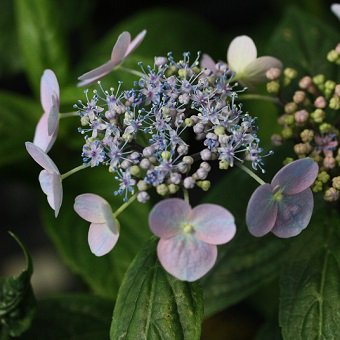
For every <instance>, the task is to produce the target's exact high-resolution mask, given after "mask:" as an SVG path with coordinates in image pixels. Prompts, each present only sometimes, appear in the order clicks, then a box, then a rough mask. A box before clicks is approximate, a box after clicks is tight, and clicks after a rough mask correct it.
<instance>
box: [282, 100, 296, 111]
mask: <svg viewBox="0 0 340 340" xmlns="http://www.w3.org/2000/svg"><path fill="white" fill-rule="evenodd" d="M297 108H298V107H297V105H296V104H295V103H294V102H290V103H287V104H286V105H285V112H286V113H293V112H295V111H296V110H297Z"/></svg>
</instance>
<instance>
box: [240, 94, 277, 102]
mask: <svg viewBox="0 0 340 340" xmlns="http://www.w3.org/2000/svg"><path fill="white" fill-rule="evenodd" d="M239 99H241V100H242V99H243V100H252V99H255V100H264V101H267V102H271V103H274V104H280V100H279V99H278V98H275V97H270V96H265V95H262V94H254V93H249V94H241V95H239Z"/></svg>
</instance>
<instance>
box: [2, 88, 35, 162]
mask: <svg viewBox="0 0 340 340" xmlns="http://www.w3.org/2000/svg"><path fill="white" fill-rule="evenodd" d="M0 107H1V113H0V135H1V137H2V138H1V144H0V167H1V166H4V165H8V164H11V163H14V162H17V161H19V160H22V159H24V158H26V157H27V152H26V150H25V146H24V143H25V141H28V140H32V139H33V134H34V129H35V125H36V123H37V122H38V119H39V115H40V112H41V108H40V107H39V106H38V105H37V104H36V103H34V102H33V101H31V100H29V99H27V98H25V97H23V96H20V95H18V94H11V93H6V92H1V93H0Z"/></svg>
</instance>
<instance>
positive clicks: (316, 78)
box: [313, 74, 326, 85]
mask: <svg viewBox="0 0 340 340" xmlns="http://www.w3.org/2000/svg"><path fill="white" fill-rule="evenodd" d="M325 80H326V79H325V76H324V75H323V74H318V75H316V76H314V77H313V83H314V84H315V85H323V84H324V82H325Z"/></svg>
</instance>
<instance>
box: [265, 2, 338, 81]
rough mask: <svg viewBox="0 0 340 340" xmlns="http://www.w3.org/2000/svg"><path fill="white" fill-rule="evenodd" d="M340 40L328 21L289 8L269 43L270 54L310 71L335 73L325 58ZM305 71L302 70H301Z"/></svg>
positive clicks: (334, 68) (287, 64) (291, 65)
mask: <svg viewBox="0 0 340 340" xmlns="http://www.w3.org/2000/svg"><path fill="white" fill-rule="evenodd" d="M338 42H339V34H338V32H336V31H335V30H333V29H332V28H331V27H329V26H328V25H327V24H326V23H324V22H322V21H320V20H319V19H317V18H315V17H314V16H312V15H310V14H308V13H306V12H305V11H302V10H299V9H297V8H295V7H291V8H288V9H287V10H286V12H285V13H284V16H283V18H282V21H281V23H280V24H279V26H278V28H277V29H276V30H275V32H274V34H273V36H272V38H271V39H270V42H269V45H268V51H269V52H270V54H272V55H274V56H276V57H278V58H279V59H281V60H282V61H283V63H284V64H285V66H290V67H295V68H296V69H298V70H300V71H303V72H304V73H307V74H313V75H314V74H318V73H324V74H326V75H327V76H332V77H334V75H335V74H336V73H335V72H336V66H335V65H334V64H331V63H329V62H328V61H327V60H326V56H327V53H328V52H329V51H330V50H331V49H333V48H335V46H336V44H337V43H338ZM302 75H303V74H302Z"/></svg>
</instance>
